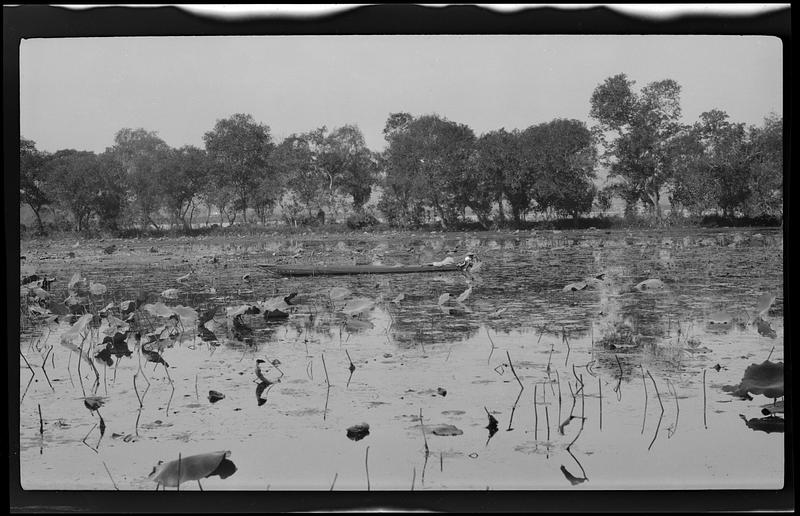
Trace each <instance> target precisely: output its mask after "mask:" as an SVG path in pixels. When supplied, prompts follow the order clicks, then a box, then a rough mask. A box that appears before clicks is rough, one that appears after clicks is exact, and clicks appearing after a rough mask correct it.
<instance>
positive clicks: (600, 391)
mask: <svg viewBox="0 0 800 516" xmlns="http://www.w3.org/2000/svg"><path fill="white" fill-rule="evenodd" d="M597 390H598V392H599V396H600V430H602V429H603V384H602V382H601V381H600V377H599V376H598V377H597Z"/></svg>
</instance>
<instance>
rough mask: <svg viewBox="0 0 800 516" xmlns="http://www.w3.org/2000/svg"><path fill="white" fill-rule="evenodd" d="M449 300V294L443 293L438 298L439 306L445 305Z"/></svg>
mask: <svg viewBox="0 0 800 516" xmlns="http://www.w3.org/2000/svg"><path fill="white" fill-rule="evenodd" d="M449 300H450V294H449V293H447V292H445V293H444V294H442V295H441V296H439V305H440V306H441V305H443V304H445V303H447V302H448V301H449Z"/></svg>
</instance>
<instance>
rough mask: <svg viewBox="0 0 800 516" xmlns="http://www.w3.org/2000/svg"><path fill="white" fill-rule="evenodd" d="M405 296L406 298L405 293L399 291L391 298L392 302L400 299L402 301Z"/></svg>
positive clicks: (397, 301)
mask: <svg viewBox="0 0 800 516" xmlns="http://www.w3.org/2000/svg"><path fill="white" fill-rule="evenodd" d="M405 298H406V295H405V294H403V293H402V292H401V293H400V294H399V295H398V296H397V297H396V298H394V299H392V303H399V302H400V301H402V300H403V299H405Z"/></svg>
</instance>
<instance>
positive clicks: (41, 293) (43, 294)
mask: <svg viewBox="0 0 800 516" xmlns="http://www.w3.org/2000/svg"><path fill="white" fill-rule="evenodd" d="M30 293H31V294H33V295H34V296H36V297H38V298H39V299H47V298H49V297H50V293H49V292H47V291H46V290H45V289H43V288H42V287H33V288H32V289H30Z"/></svg>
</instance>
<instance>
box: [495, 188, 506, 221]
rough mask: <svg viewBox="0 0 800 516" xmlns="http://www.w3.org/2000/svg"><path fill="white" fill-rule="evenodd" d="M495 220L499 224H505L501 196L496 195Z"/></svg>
mask: <svg viewBox="0 0 800 516" xmlns="http://www.w3.org/2000/svg"><path fill="white" fill-rule="evenodd" d="M497 220H498V222H499V223H500V224H505V222H506V214H505V212H504V211H503V196H502V195H498V196H497Z"/></svg>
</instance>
